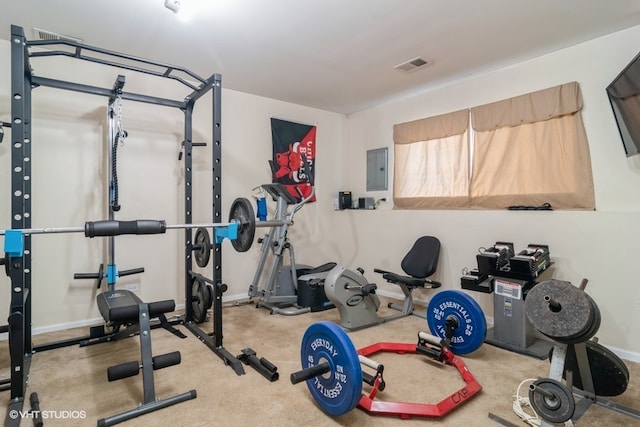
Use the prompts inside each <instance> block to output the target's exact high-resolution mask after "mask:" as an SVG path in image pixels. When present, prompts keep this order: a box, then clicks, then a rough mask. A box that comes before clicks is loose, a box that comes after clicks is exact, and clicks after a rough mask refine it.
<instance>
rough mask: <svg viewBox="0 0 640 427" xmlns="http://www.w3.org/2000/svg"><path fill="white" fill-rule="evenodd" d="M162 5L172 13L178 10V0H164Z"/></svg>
mask: <svg viewBox="0 0 640 427" xmlns="http://www.w3.org/2000/svg"><path fill="white" fill-rule="evenodd" d="M164 7H166V8H167V9H169V10H170V11H172V12H173V13H178V12H180V0H164Z"/></svg>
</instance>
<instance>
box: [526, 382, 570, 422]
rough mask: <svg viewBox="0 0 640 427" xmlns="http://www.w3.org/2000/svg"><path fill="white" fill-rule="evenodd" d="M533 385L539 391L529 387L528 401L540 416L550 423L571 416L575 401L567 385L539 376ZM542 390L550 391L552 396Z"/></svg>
mask: <svg viewBox="0 0 640 427" xmlns="http://www.w3.org/2000/svg"><path fill="white" fill-rule="evenodd" d="M533 386H534V387H537V388H539V389H541V391H536V390H535V389H529V403H531V407H532V408H533V410H534V411H536V413H537V414H538V415H539V416H540V417H542V418H543V419H544V420H546V421H549V422H552V423H563V422H565V421H568V420H570V419H571V417H573V413H574V412H575V410H576V402H575V401H574V400H573V395H572V394H571V392H570V391H569V389H568V388H567V386H565V385H564V384H562V383H560V382H558V381H556V380H553V379H551V378H540V379H538V380H536V381H535V382H534V383H533ZM543 392H547V393H551V394H552V395H553V397H549V396H546V395H545V394H543Z"/></svg>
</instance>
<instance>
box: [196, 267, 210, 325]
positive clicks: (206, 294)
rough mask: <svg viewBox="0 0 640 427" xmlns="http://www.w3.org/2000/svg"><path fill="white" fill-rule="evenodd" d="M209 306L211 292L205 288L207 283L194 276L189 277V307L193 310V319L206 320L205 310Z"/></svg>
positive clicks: (199, 321)
mask: <svg viewBox="0 0 640 427" xmlns="http://www.w3.org/2000/svg"><path fill="white" fill-rule="evenodd" d="M210 306H211V293H210V291H209V290H208V289H207V284H206V283H205V282H204V281H203V280H201V279H199V278H198V277H194V278H193V279H191V309H192V311H193V320H194V321H195V322H196V323H202V322H205V321H206V320H207V310H209V307H210Z"/></svg>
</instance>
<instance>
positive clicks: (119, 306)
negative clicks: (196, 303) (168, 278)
mask: <svg viewBox="0 0 640 427" xmlns="http://www.w3.org/2000/svg"><path fill="white" fill-rule="evenodd" d="M96 302H97V305H98V310H99V311H100V314H101V315H102V317H103V318H104V320H105V321H106V322H107V323H111V324H116V325H130V326H135V328H136V332H137V333H138V335H139V337H140V354H141V358H142V362H139V361H137V360H134V361H130V362H125V363H121V364H119V365H115V366H112V367H110V368H109V369H108V370H107V378H108V380H109V381H116V380H120V379H123V378H128V377H132V376H135V375H138V373H139V372H140V370H142V383H143V391H144V402H143V403H142V404H140V406H137V407H136V408H134V409H131V410H129V411H125V412H122V413H120V414H117V415H112V416H110V417H107V418H103V419H101V420H98V426H105V427H106V426H112V425H115V424H118V423H121V422H123V421H126V420H129V419H131V418H135V417H138V416H140V415H144V414H148V413H149V412H153V411H156V410H158V409H162V408H166V407H168V406H171V405H175V404H177V403H180V402H184V401H187V400H191V399H195V398H196V391H195V390H190V391H188V392H185V393H182V394H178V395H176V396H173V397H169V398H167V399H162V400H157V399H156V396H155V385H154V378H153V371H155V370H158V369H162V368H166V367H169V366H173V365H178V364H180V361H181V358H180V352H179V351H174V352H171V353H167V354H162V355H160V356H155V357H154V356H152V350H151V319H153V318H155V317H158V316H162V315H164V313H168V312H171V311H173V310H174V309H175V302H174V301H173V300H164V301H157V302H151V303H145V302H143V301H142V300H141V299H140V298H139V297H138V296H137V295H136V294H134V293H133V292H131V291H128V290H111V291H107V292H103V293H100V294H98V296H97V298H96Z"/></svg>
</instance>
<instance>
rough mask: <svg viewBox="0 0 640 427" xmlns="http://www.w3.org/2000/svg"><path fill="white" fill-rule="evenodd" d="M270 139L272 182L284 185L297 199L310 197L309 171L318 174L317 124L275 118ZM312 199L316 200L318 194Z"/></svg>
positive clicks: (272, 120) (312, 174)
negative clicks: (316, 164)
mask: <svg viewBox="0 0 640 427" xmlns="http://www.w3.org/2000/svg"><path fill="white" fill-rule="evenodd" d="M271 139H272V141H273V162H272V163H271V172H272V179H273V182H279V183H281V184H282V185H284V186H285V187H286V188H287V191H288V192H289V193H291V195H292V196H294V197H295V198H296V200H298V201H300V200H302V199H303V198H305V197H308V196H309V195H310V194H311V191H312V188H311V185H312V183H311V182H310V180H309V178H310V177H309V174H311V176H315V162H316V160H315V158H316V127H315V126H310V125H304V124H300V123H293V122H288V121H286V120H280V119H273V118H272V119H271ZM305 159H306V167H305V166H304V160H305ZM309 201H311V202H313V201H315V195H314V197H313V198H312V199H311V200H309Z"/></svg>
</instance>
